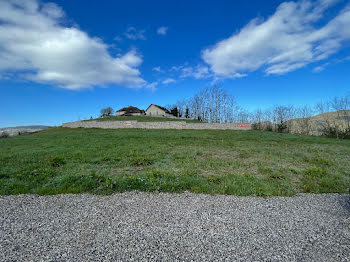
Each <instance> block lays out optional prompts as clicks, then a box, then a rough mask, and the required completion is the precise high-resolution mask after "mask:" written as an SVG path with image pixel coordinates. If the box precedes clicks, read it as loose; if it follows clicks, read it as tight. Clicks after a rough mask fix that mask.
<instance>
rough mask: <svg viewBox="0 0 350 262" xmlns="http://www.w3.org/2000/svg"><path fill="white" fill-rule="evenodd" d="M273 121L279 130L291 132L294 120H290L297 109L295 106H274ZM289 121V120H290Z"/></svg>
mask: <svg viewBox="0 0 350 262" xmlns="http://www.w3.org/2000/svg"><path fill="white" fill-rule="evenodd" d="M272 113H273V123H274V124H275V128H276V130H275V131H277V132H280V133H282V132H289V131H290V130H291V129H292V127H291V125H292V122H291V121H289V120H291V119H293V118H294V116H295V109H294V107H293V106H281V105H279V106H275V107H274V108H273V111H272ZM288 121H289V122H288Z"/></svg>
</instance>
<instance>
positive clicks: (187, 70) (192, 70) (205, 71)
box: [179, 65, 212, 79]
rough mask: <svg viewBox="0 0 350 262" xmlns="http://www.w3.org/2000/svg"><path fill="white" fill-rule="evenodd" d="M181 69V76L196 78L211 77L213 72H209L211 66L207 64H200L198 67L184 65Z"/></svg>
mask: <svg viewBox="0 0 350 262" xmlns="http://www.w3.org/2000/svg"><path fill="white" fill-rule="evenodd" d="M179 70H181V76H180V77H181V78H187V77H193V78H195V79H203V78H209V77H211V76H212V74H211V73H210V72H209V68H208V67H207V66H201V65H198V66H196V67H190V66H187V67H182V68H180V69H179Z"/></svg>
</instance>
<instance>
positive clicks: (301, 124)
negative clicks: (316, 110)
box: [288, 110, 350, 135]
mask: <svg viewBox="0 0 350 262" xmlns="http://www.w3.org/2000/svg"><path fill="white" fill-rule="evenodd" d="M349 123H350V110H342V111H337V112H327V113H322V114H318V115H315V116H312V117H310V118H295V119H292V120H289V121H288V125H289V129H290V131H291V133H305V130H306V129H308V130H309V131H308V133H309V134H312V135H320V134H321V133H322V129H323V128H324V127H327V126H331V127H337V128H339V130H344V129H345V128H346V127H348V124H349Z"/></svg>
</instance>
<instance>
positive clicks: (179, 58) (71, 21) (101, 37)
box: [0, 0, 350, 127]
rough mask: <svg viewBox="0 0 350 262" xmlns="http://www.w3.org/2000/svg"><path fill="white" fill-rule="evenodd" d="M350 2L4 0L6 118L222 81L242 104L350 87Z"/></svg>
mask: <svg viewBox="0 0 350 262" xmlns="http://www.w3.org/2000/svg"><path fill="white" fill-rule="evenodd" d="M348 28H350V4H349V2H348V1H342V0H315V1H309V0H304V1H294V2H293V1H289V2H286V1H275V0H270V1H261V0H250V1H220V0H218V1H209V0H208V1H204V0H201V1H183V0H177V1H134V0H131V1H108V0H100V1H82V0H81V1H80V0H75V1H71V0H56V1H50V2H49V1H36V0H5V1H1V2H0V127H3V126H14V125H27V124H47V125H59V124H61V123H62V122H67V121H74V120H77V119H79V118H80V119H84V118H88V117H90V116H97V115H98V113H99V110H100V109H101V108H102V107H106V106H112V107H113V108H115V109H118V108H121V107H123V106H127V105H134V106H138V107H140V108H143V109H145V108H147V106H148V105H149V104H151V103H155V104H159V105H166V104H172V103H175V102H176V101H177V100H178V99H184V98H189V97H191V96H192V95H193V94H194V93H196V92H198V91H199V90H200V89H201V88H203V87H207V86H210V85H213V84H219V85H221V86H222V87H223V88H225V89H226V90H227V91H228V92H229V93H231V94H233V95H234V96H235V97H236V99H237V101H238V102H239V104H240V106H242V107H244V108H246V109H249V110H254V109H256V108H267V107H270V106H272V105H275V104H293V105H296V106H298V105H305V104H308V105H313V104H315V103H316V102H319V101H320V100H326V99H328V98H330V97H333V96H343V95H346V94H349V93H350V86H349V83H350V74H349V73H350V70H349V68H350V30H349V29H348Z"/></svg>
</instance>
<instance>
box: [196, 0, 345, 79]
mask: <svg viewBox="0 0 350 262" xmlns="http://www.w3.org/2000/svg"><path fill="white" fill-rule="evenodd" d="M337 2H339V0H317V1H310V0H303V1H299V2H285V3H282V4H281V5H280V6H279V7H278V8H277V10H276V12H275V13H274V14H273V15H272V16H271V17H269V18H268V19H267V20H266V21H263V20H261V19H258V18H256V19H253V20H252V21H250V22H249V23H248V24H247V25H246V26H244V27H243V28H242V29H241V30H240V31H239V32H238V33H236V34H233V35H232V36H231V37H229V38H227V39H224V40H222V41H220V42H218V43H217V44H216V45H214V46H213V47H210V48H207V49H205V50H203V51H202V58H203V60H204V61H205V62H206V63H207V64H208V65H209V66H210V69H211V70H212V71H213V72H214V73H215V74H216V75H217V76H221V77H237V76H238V77H239V76H243V75H244V74H246V73H248V72H252V71H255V70H258V69H263V70H264V71H265V73H266V74H267V75H269V74H284V73H287V72H290V71H293V70H296V69H299V68H302V67H304V66H306V65H307V64H309V63H313V62H317V61H321V60H324V59H327V58H328V57H330V56H331V55H332V54H334V53H336V52H338V51H339V49H340V48H341V47H342V45H343V44H344V42H345V41H348V40H350V30H349V28H350V4H348V5H346V6H345V7H344V8H343V10H342V11H340V13H338V15H337V16H336V17H334V18H333V19H331V20H330V21H328V22H327V23H326V24H324V23H323V22H324V21H323V19H324V12H325V11H326V10H327V9H328V8H329V7H331V6H332V5H334V4H336V3H337ZM322 24H323V25H322ZM320 69H321V68H319V69H316V71H318V70H320ZM321 70H322V69H321Z"/></svg>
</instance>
